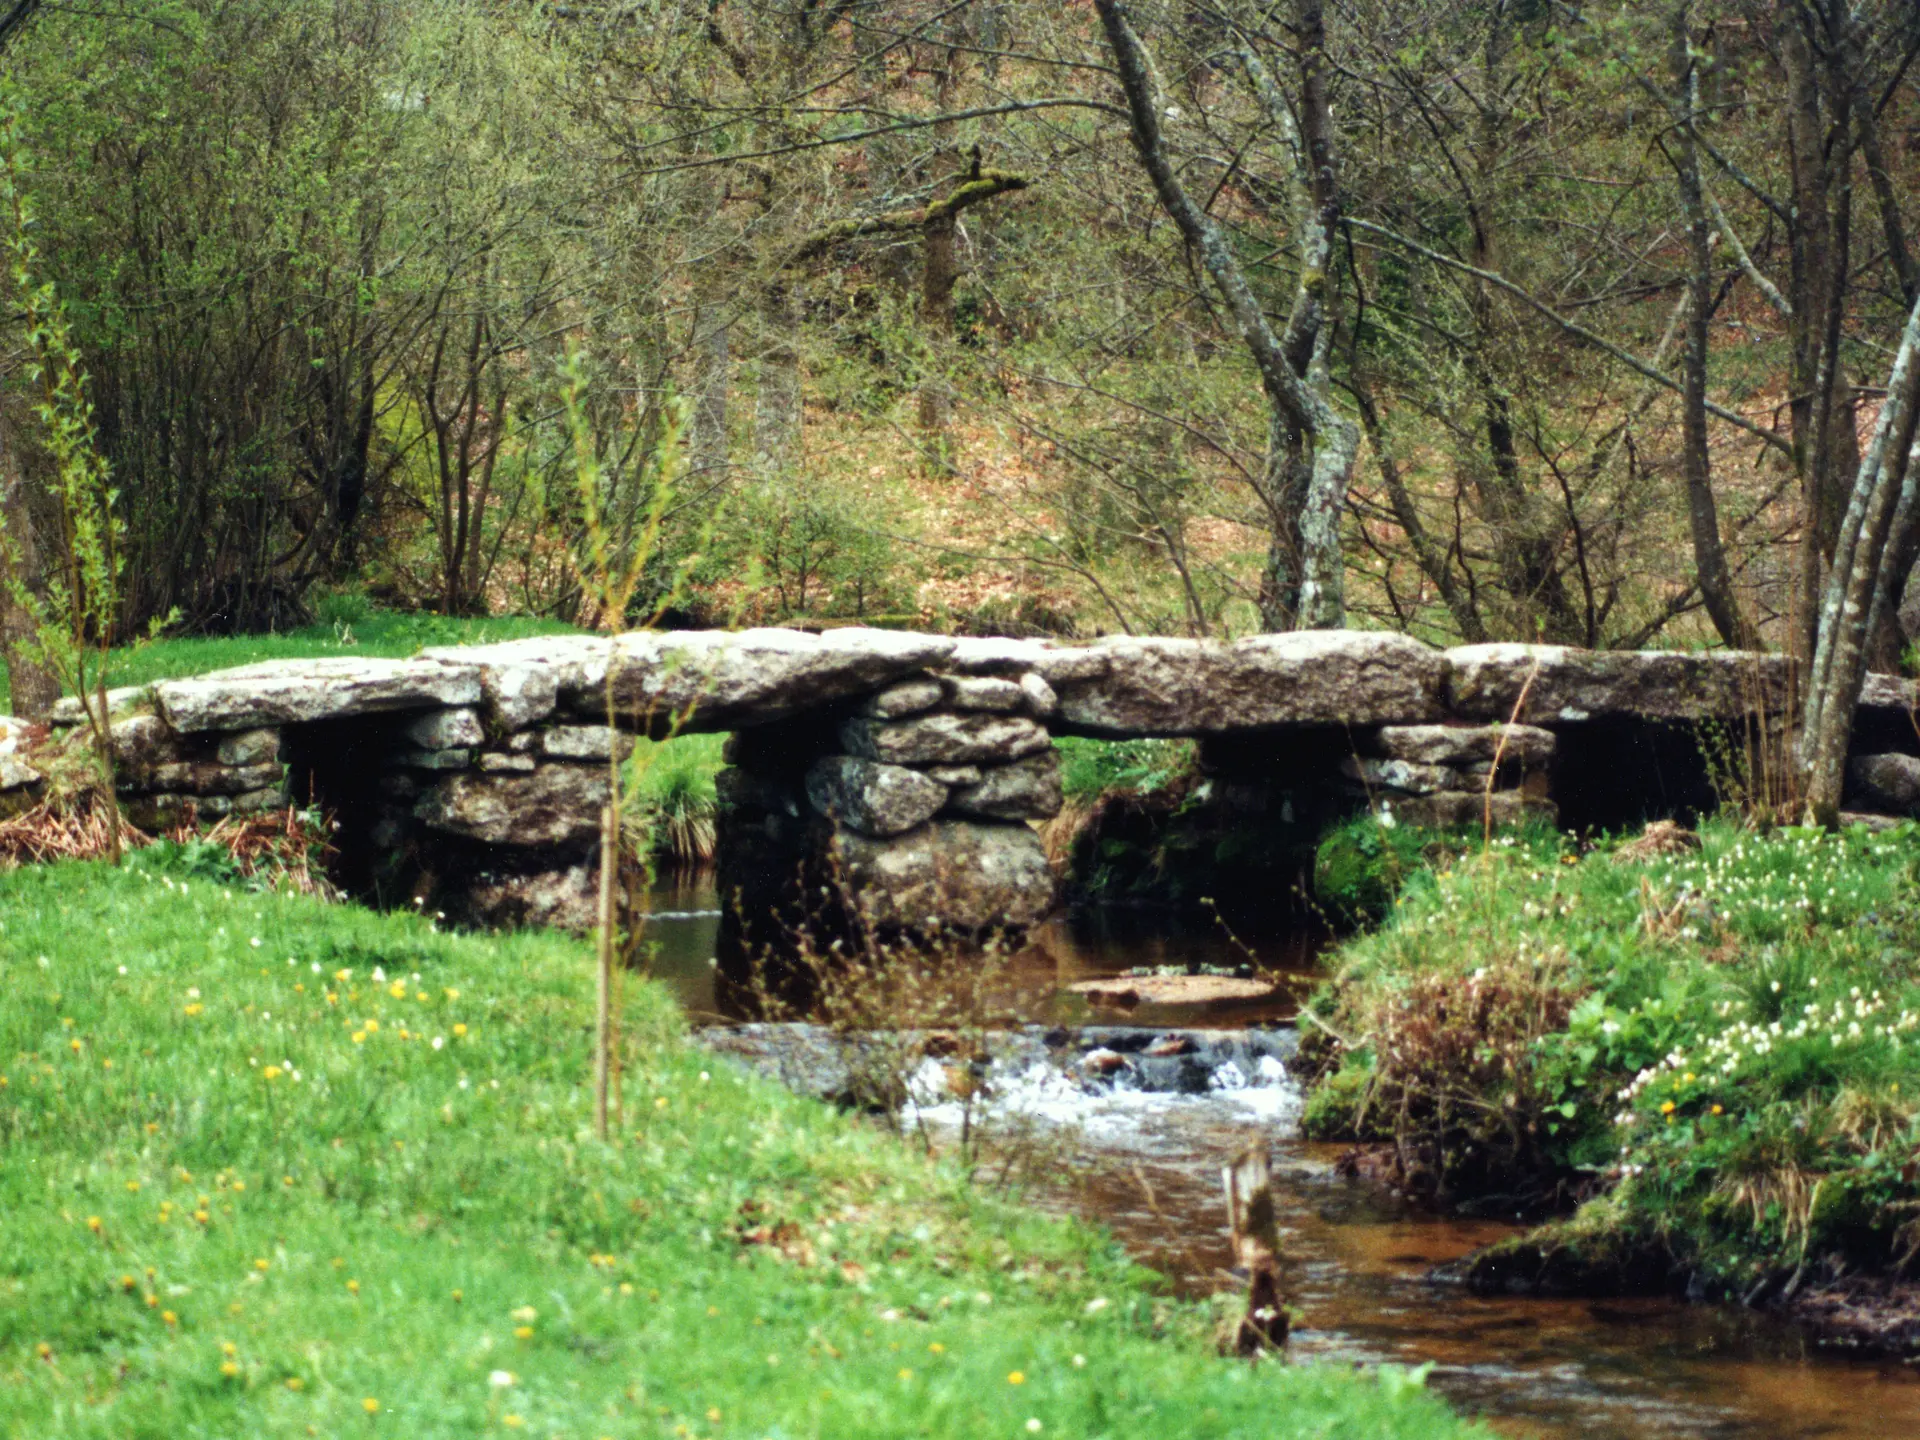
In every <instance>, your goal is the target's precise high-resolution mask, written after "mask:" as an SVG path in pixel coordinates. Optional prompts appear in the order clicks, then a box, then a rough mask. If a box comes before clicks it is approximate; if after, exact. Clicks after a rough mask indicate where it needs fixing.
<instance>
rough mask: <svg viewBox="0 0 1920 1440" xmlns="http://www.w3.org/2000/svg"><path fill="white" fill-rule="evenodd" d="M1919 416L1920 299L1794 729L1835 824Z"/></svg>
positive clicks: (1825, 600)
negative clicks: (1872, 627) (1872, 628)
mask: <svg viewBox="0 0 1920 1440" xmlns="http://www.w3.org/2000/svg"><path fill="white" fill-rule="evenodd" d="M1916 416H1920V304H1916V305H1915V306H1914V308H1913V310H1912V312H1911V313H1910V314H1909V315H1908V317H1907V326H1906V330H1905V332H1904V333H1903V334H1902V335H1901V337H1900V348H1899V350H1898V352H1897V353H1896V354H1895V356H1894V360H1893V368H1892V370H1891V371H1890V372H1889V374H1888V376H1887V398H1886V403H1885V404H1883V405H1882V406H1881V407H1880V420H1879V423H1878V424H1877V425H1876V426H1875V427H1874V432H1873V439H1872V441H1871V443H1870V444H1869V445H1868V446H1867V452H1866V454H1865V455H1863V456H1862V457H1861V460H1860V466H1859V469H1858V470H1857V471H1856V472H1855V475H1854V482H1853V492H1852V495H1851V497H1850V499H1849V501H1848V504H1847V510H1846V514H1845V516H1844V517H1843V518H1842V520H1841V523H1840V530H1839V534H1838V536H1837V537H1836V540H1835V544H1834V551H1833V565H1832V568H1831V569H1830V570H1829V572H1828V576H1827V583H1826V587H1825V593H1824V595H1823V596H1822V599H1821V605H1820V613H1819V620H1818V625H1817V627H1816V630H1815V634H1814V651H1813V664H1812V666H1811V673H1810V674H1809V676H1808V678H1807V698H1806V709H1805V712H1804V714H1803V717H1802V723H1801V734H1800V764H1801V773H1802V777H1803V780H1804V783H1805V789H1806V807H1807V818H1808V820H1809V822H1811V823H1813V824H1818V825H1825V826H1829V827H1831V826H1833V825H1835V824H1836V823H1837V822H1838V819H1839V814H1840V801H1841V797H1842V791H1843V789H1844V786H1845V783H1846V770H1847V745H1848V742H1849V741H1850V740H1851V739H1852V737H1853V716H1854V711H1855V709H1856V708H1857V707H1858V706H1859V703H1860V686H1861V683H1862V681H1863V680H1864V679H1865V678H1866V658H1867V651H1866V645H1867V636H1868V631H1869V626H1870V625H1871V623H1872V620H1873V612H1874V609H1875V607H1876V605H1884V604H1886V603H1888V602H1887V600H1886V597H1885V592H1886V588H1887V587H1886V586H1885V585H1884V584H1883V581H1884V578H1885V577H1884V571H1885V569H1886V562H1887V558H1888V557H1887V548H1888V546H1887V542H1888V539H1889V536H1890V534H1891V531H1892V528H1893V522H1894V516H1895V514H1896V512H1897V511H1898V510H1900V509H1902V508H1905V509H1908V510H1911V509H1912V507H1913V505H1914V503H1915V495H1914V488H1915V486H1914V482H1915V480H1916V478H1920V477H1917V476H1916V472H1915V471H1914V469H1913V467H1912V465H1911V464H1910V463H1909V462H1910V459H1911V456H1912V452H1913V435H1914V421H1915V419H1916Z"/></svg>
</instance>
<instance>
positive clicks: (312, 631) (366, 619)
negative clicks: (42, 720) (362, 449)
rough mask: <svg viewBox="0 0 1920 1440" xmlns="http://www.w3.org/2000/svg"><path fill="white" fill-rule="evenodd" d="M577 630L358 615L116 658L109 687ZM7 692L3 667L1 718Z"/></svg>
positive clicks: (178, 641)
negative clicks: (260, 664)
mask: <svg viewBox="0 0 1920 1440" xmlns="http://www.w3.org/2000/svg"><path fill="white" fill-rule="evenodd" d="M573 631H574V627H573V626H571V625H566V624H563V623H561V622H560V621H558V620H545V619H541V618H539V617H537V616H528V615H485V616H476V617H473V618H470V619H460V618H456V617H451V616H446V615H401V614H395V613H393V612H391V611H385V610H369V609H355V610H353V611H352V612H351V618H342V619H338V620H335V621H333V622H331V623H325V624H319V625H308V626H305V627H304V628H302V629H299V630H289V631H286V632H285V633H283V634H278V635H221V636H203V635H188V636H181V637H176V638H172V639H163V640H155V641H152V642H151V643H149V644H145V645H136V646H131V647H128V648H126V649H121V650H115V651H113V652H112V653H111V655H110V656H109V659H108V672H107V683H108V684H110V685H147V684H150V683H152V682H153V681H155V680H168V679H175V678H177V677H179V676H182V675H204V674H206V673H207V672H208V671H209V670H225V669H228V668H230V667H232V666H235V665H252V664H254V663H255V662H257V661H261V660H309V659H313V658H316V657H319V656H329V655H331V656H339V655H391V656H407V655H411V654H413V653H414V652H415V651H418V650H420V649H422V648H424V647H425V646H428V645H481V644H485V643H487V642H488V641H492V640H517V639H519V638H521V637H522V636H524V635H565V634H571V633H573ZM11 695H12V689H11V685H10V682H9V680H8V678H7V669H6V666H5V665H4V664H0V715H4V714H6V713H7V707H8V704H9V700H10V697H11Z"/></svg>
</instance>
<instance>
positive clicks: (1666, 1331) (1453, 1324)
mask: <svg viewBox="0 0 1920 1440" xmlns="http://www.w3.org/2000/svg"><path fill="white" fill-rule="evenodd" d="M654 903H655V910H656V912H657V915H658V918H657V919H656V920H655V921H654V922H653V923H652V925H651V927H650V932H649V933H650V934H651V935H652V937H653V938H654V940H655V942H656V945H657V950H656V954H655V972H656V973H657V974H659V975H660V976H661V977H662V978H663V979H665V980H667V981H668V982H669V983H670V984H672V985H673V986H674V988H675V990H676V992H677V993H678V994H679V995H680V997H681V999H682V1001H683V1003H685V1004H686V1005H687V1007H688V1009H689V1010H690V1011H691V1012H692V1013H693V1014H694V1015H695V1016H696V1017H702V1018H712V1019H716V1020H717V1019H721V1018H723V1017H720V1016H718V1015H717V1014H716V1013H715V999H714V995H715V991H714V984H713V970H712V955H713V939H714V934H715V931H716V928H717V925H718V914H717V907H716V904H715V900H714V896H713V893H712V891H711V889H710V888H707V887H704V886H702V885H700V884H698V883H697V882H686V881H681V882H677V883H676V884H670V885H669V886H666V887H663V888H662V890H661V891H660V892H658V893H657V894H656V896H655V902H654ZM669 917H678V918H669ZM1039 942H1040V943H1039V944H1037V945H1036V946H1034V947H1031V948H1030V950H1029V951H1028V952H1027V953H1025V954H1023V955H1022V956H1021V957H1020V958H1019V960H1018V962H1017V964H1016V966H1015V967H1014V969H1015V971H1016V975H1015V980H1016V981H1017V984H1016V985H1015V986H1014V990H1015V991H1017V995H1015V994H1014V993H1012V992H1010V995H1009V999H1010V1001H1011V1000H1014V999H1018V1001H1019V1003H1020V1004H1022V1006H1023V1007H1025V1008H1027V1009H1028V1012H1029V1013H1028V1015H1027V1018H1030V1019H1045V1020H1060V1021H1065V1022H1069V1023H1071V1022H1074V1021H1077V1020H1088V1019H1092V1020H1125V1021H1126V1022H1128V1023H1136V1024H1146V1025H1163V1024H1183V1025H1190V1026H1191V1025H1205V1026H1220V1025H1232V1024H1236V1023H1240V1024H1244V1023H1250V1022H1251V1023H1259V1022H1263V1021H1264V1022H1269V1023H1270V1022H1272V1021H1273V1020H1276V1019H1280V1018H1284V1016H1285V1015H1286V1014H1288V1013H1290V1011H1291V1003H1290V998H1289V992H1287V991H1284V990H1283V992H1282V994H1281V995H1280V996H1279V997H1277V998H1276V999H1274V1000H1271V1001H1268V1002H1263V1003H1261V1004H1257V1005H1253V1006H1246V1005H1241V1006H1228V1007H1213V1008H1211V1009H1209V1010H1205V1011H1196V1010H1195V1009H1192V1008H1188V1007H1174V1008H1172V1009H1170V1010H1168V1011H1167V1012H1164V1013H1162V1012H1158V1011H1155V1010H1154V1009H1153V1008H1152V1007H1148V1006H1141V1007H1139V1008H1138V1009H1137V1010H1135V1011H1134V1012H1133V1013H1129V1014H1126V1015H1115V1014H1113V1013H1112V1012H1107V1011H1098V1012H1096V1011H1090V1010H1089V1008H1088V1006H1087V1004H1086V1002H1085V1001H1084V1000H1081V999H1080V998H1079V997H1077V996H1071V995H1067V994H1064V993H1063V991H1064V986H1065V985H1066V984H1067V983H1070V982H1071V981H1073V980H1076V979H1084V978H1091V977H1095V976H1102V975H1113V974H1117V973H1121V972H1124V971H1127V970H1130V969H1133V968H1135V967H1152V966H1157V965H1179V964H1183V963H1186V962H1188V961H1192V960H1198V961H1201V962H1203V963H1206V964H1210V965H1219V966H1225V967H1231V966H1233V965H1236V964H1238V963H1240V962H1241V961H1243V960H1244V959H1245V958H1246V957H1245V952H1244V951H1243V950H1242V949H1241V948H1240V947H1239V946H1238V945H1236V944H1235V943H1234V942H1233V941H1231V940H1229V939H1227V938H1226V937H1225V936H1224V935H1222V934H1221V933H1220V932H1219V930H1218V929H1217V927H1214V928H1205V927H1195V928H1192V929H1189V930H1186V931H1184V932H1183V931H1180V930H1177V929H1170V928H1164V927H1163V928H1158V929H1154V928H1150V927H1147V926H1145V925H1142V924H1140V923H1138V922H1133V923H1129V922H1127V921H1126V920H1125V919H1124V918H1123V919H1121V920H1119V921H1114V920H1111V919H1110V920H1108V921H1107V922H1106V923H1104V924H1100V923H1094V922H1088V921H1084V920H1083V921H1081V922H1078V923H1074V924H1068V923H1062V924H1058V925H1056V926H1054V927H1050V928H1049V930H1048V931H1047V932H1046V933H1045V934H1043V935H1042V936H1040V937H1039ZM1254 948H1255V949H1256V950H1257V951H1258V952H1259V955H1260V958H1261V960H1262V961H1263V962H1266V963H1269V964H1272V963H1274V962H1276V961H1277V962H1278V963H1277V966H1276V968H1278V969H1279V970H1280V971H1281V972H1282V973H1283V974H1290V975H1294V976H1297V977H1302V978H1304V977H1307V976H1309V975H1310V974H1311V972H1312V963H1313V949H1314V947H1313V945H1312V943H1311V942H1310V941H1302V940H1298V939H1296V940H1294V941H1292V942H1291V943H1290V944H1287V945H1275V944H1272V943H1257V944H1255V946H1254ZM1297 1113H1298V1097H1297V1095H1295V1094H1293V1093H1292V1092H1291V1090H1290V1089H1288V1090H1287V1092H1286V1093H1283V1094H1274V1093H1265V1094H1253V1093H1249V1094H1247V1095H1245V1096H1242V1097H1239V1098H1235V1097H1234V1096H1230V1095H1229V1096H1222V1095H1216V1096H1213V1097H1209V1098H1176V1097H1171V1096H1139V1097H1128V1096H1124V1095H1123V1096H1117V1097H1113V1098H1112V1099H1109V1100H1106V1101H1101V1102H1089V1103H1088V1104H1087V1106H1086V1107H1085V1110H1084V1113H1081V1114H1078V1115H1069V1116H1065V1117H1061V1116H1058V1115H1057V1114H1056V1115H1055V1117H1054V1118H1056V1119H1057V1120H1059V1122H1060V1123H1063V1124H1065V1125H1067V1126H1068V1127H1070V1131H1071V1134H1072V1144H1073V1145H1074V1147H1075V1151H1076V1154H1077V1156H1078V1158H1079V1161H1080V1175H1079V1178H1078V1179H1077V1180H1076V1181H1075V1183H1074V1184H1073V1185H1072V1186H1071V1187H1070V1188H1069V1189H1068V1190H1067V1191H1065V1192H1063V1193H1062V1194H1061V1195H1060V1196H1059V1198H1058V1200H1057V1202H1056V1203H1057V1204H1058V1205H1059V1206H1060V1207H1061V1208H1062V1209H1066V1210H1070V1211H1072V1212H1073V1213H1076V1214H1079V1215H1082V1216H1085V1217H1087V1218H1090V1219H1095V1220H1098V1221H1100V1222H1102V1223H1104V1224H1105V1225H1107V1226H1108V1227H1109V1228H1111V1229H1112V1230H1113V1231H1114V1233H1115V1234H1116V1235H1118V1236H1119V1238H1120V1239H1121V1240H1122V1241H1123V1242H1124V1243H1125V1244H1126V1245H1127V1247H1128V1248H1129V1249H1130V1250H1131V1251H1132V1252H1133V1253H1135V1254H1136V1255H1137V1256H1139V1258H1140V1259H1141V1260H1143V1261H1144V1262H1146V1263H1147V1264H1150V1265H1152V1266H1154V1267H1155V1268H1156V1269H1158V1270H1160V1271H1161V1272H1162V1273H1164V1274H1165V1275H1167V1276H1168V1278H1169V1279H1170V1280H1171V1281H1172V1283H1173V1284H1174V1285H1175V1286H1176V1287H1177V1288H1179V1289H1180V1290H1183V1291H1185V1292H1188V1293H1198V1292H1205V1291H1210V1290H1214V1289H1217V1288H1219V1287H1221V1286H1222V1285H1223V1284H1224V1283H1226V1282H1225V1279H1224V1277H1223V1275H1222V1273H1221V1269H1220V1267H1222V1266H1224V1265H1226V1264H1228V1263H1229V1259H1228V1254H1229V1252H1228V1245H1227V1235H1226V1230H1225V1227H1224V1216H1223V1214H1222V1206H1221V1203H1220V1197H1219V1165H1220V1161H1221V1159H1222V1157H1224V1156H1227V1155H1230V1154H1232V1153H1233V1152H1234V1151H1235V1150H1237V1149H1239V1148H1240V1147H1241V1146H1243V1145H1245V1144H1246V1143H1247V1141H1248V1140H1249V1139H1250V1138H1252V1137H1254V1136H1257V1135H1264V1136H1265V1137H1266V1138H1267V1139H1268V1141H1269V1143H1270V1144H1271V1145H1272V1147H1273V1151H1274V1159H1275V1163H1276V1180H1277V1189H1278V1195H1279V1202H1280V1210H1281V1228H1282V1234H1283V1240H1284V1245H1285V1251H1286V1254H1287V1256H1288V1263H1289V1267H1290V1269H1289V1282H1290V1286H1291V1297H1290V1298H1291V1300H1292V1303H1293V1304H1294V1305H1295V1307H1296V1308H1297V1309H1298V1310H1299V1312H1300V1313H1301V1315H1302V1322H1301V1323H1300V1325H1299V1326H1298V1327H1297V1328H1296V1329H1295V1331H1294V1336H1293V1341H1292V1347H1291V1348H1292V1353H1293V1354H1294V1355H1296V1356H1297V1357H1300V1358H1303V1359H1307V1358H1311V1359H1319V1360H1325V1361H1332V1362H1339V1363H1378V1362H1383V1361H1393V1362H1396V1363H1401V1364H1407V1365H1421V1364H1428V1363H1431V1364H1432V1366H1433V1369H1432V1371H1431V1374H1430V1378H1429V1381H1428V1383H1429V1384H1430V1385H1431V1386H1432V1387H1433V1388H1435V1389H1436V1390H1438V1391H1439V1392H1441V1393H1442V1394H1444V1395H1446V1396H1447V1397H1448V1398H1449V1399H1450V1400H1451V1401H1452V1402H1453V1403H1454V1404H1455V1405H1456V1406H1457V1407H1458V1408H1459V1409H1460V1410H1462V1411H1463V1412H1466V1413H1469V1414H1475V1415H1480V1416H1483V1417H1485V1418H1486V1419H1487V1420H1488V1421H1489V1423H1491V1424H1492V1425H1494V1426H1495V1427H1496V1428H1497V1429H1498V1430H1500V1431H1501V1432H1502V1433H1504V1434H1508V1435H1513V1436H1536V1437H1552V1440H1561V1437H1568V1440H1571V1437H1579V1440H1679V1437H1712V1440H1816V1437H1817V1440H1896V1437H1906V1436H1914V1437H1920V1375H1916V1374H1914V1373H1913V1372H1910V1371H1907V1370H1904V1369H1902V1368H1901V1367H1899V1366H1894V1365H1881V1364H1874V1363H1870V1362H1859V1361H1848V1360H1846V1359H1843V1358H1835V1357H1832V1356H1827V1355H1823V1354H1817V1353H1814V1352H1813V1351H1811V1350H1810V1348H1809V1347H1807V1346H1806V1345H1805V1344H1804V1343H1803V1342H1802V1340H1801V1339H1800V1337H1799V1336H1798V1334H1797V1333H1796V1332H1794V1331H1793V1330H1791V1329H1789V1328H1787V1327H1783V1326H1779V1325H1775V1324H1772V1323H1770V1322H1767V1321H1764V1320H1760V1319H1758V1318H1756V1317H1752V1316H1748V1315H1744V1314H1742V1313H1739V1312H1736V1311H1732V1310H1728V1309H1724V1308H1718V1307H1709V1306H1688V1305H1683V1304H1679V1303H1676V1302H1672V1301H1668V1300H1664V1299H1648V1300H1609V1301H1569V1300H1533V1299H1517V1298H1481V1297H1476V1296H1472V1295H1469V1294H1466V1293H1464V1292H1463V1291H1461V1290H1459V1289H1457V1288H1455V1287H1451V1286H1441V1285H1436V1284H1433V1283H1430V1282H1429V1281H1428V1280H1427V1279H1426V1275H1427V1273H1428V1272H1429V1271H1430V1270H1431V1268H1432V1267H1433V1266H1434V1265H1436V1264H1439V1263H1440V1262H1443V1261H1446V1260H1451V1259H1454V1258H1456V1257H1457V1256H1460V1255H1463V1254H1465V1253H1467V1252H1468V1251H1470V1250H1473V1249H1475V1248H1477V1247H1479V1246H1481V1245H1485V1244H1488V1243H1490V1242H1491V1241H1494V1240H1497V1239H1499V1238H1501V1237H1502V1236H1503V1235H1505V1234H1508V1233H1510V1227H1508V1226H1505V1225H1502V1224H1500V1223H1498V1222H1492V1221H1470V1222H1469V1221H1458V1220H1446V1219H1438V1218H1435V1217H1433V1216H1430V1215H1423V1214H1420V1213H1418V1212H1416V1211H1414V1210H1411V1209H1409V1208H1407V1207H1404V1206H1401V1205H1399V1204H1397V1203H1396V1202H1394V1201H1393V1200H1392V1199H1391V1198H1390V1197H1387V1196H1384V1195H1382V1194H1381V1193H1379V1192H1378V1191H1377V1190H1375V1189H1373V1188H1372V1187H1368V1186H1363V1185H1359V1184H1355V1183H1352V1182H1348V1181H1343V1180H1341V1179H1339V1178H1337V1177H1336V1176H1335V1175H1334V1173H1333V1161H1334V1158H1335V1156H1337V1154H1338V1153H1339V1147H1337V1146H1320V1145H1314V1144H1310V1143H1308V1142H1305V1141H1302V1140H1301V1139H1300V1138H1299V1136H1298V1132H1297V1129H1296V1128H1295V1125H1294V1123H1293V1121H1294V1117H1295V1116H1296V1115H1297Z"/></svg>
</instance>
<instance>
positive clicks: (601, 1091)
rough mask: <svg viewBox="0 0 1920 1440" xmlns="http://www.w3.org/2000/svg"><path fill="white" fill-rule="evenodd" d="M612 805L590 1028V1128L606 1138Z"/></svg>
mask: <svg viewBox="0 0 1920 1440" xmlns="http://www.w3.org/2000/svg"><path fill="white" fill-rule="evenodd" d="M614 823H615V822H614V811H613V806H611V805H607V806H603V807H602V808H601V811H600V943H599V945H598V947H597V949H598V955H597V957H596V958H597V961H598V965H597V969H598V975H597V983H596V985H595V1001H596V1004H595V1014H594V1027H593V1128H594V1133H595V1134H597V1135H598V1136H599V1137H600V1138H601V1139H602V1140H605V1139H606V1138H607V1077H608V1074H609V1072H610V1070H611V1066H612V1056H613V1044H612V1040H613V947H614V938H613V880H614V874H615V872H616V871H617V870H618V868H619V864H620V859H619V857H620V837H619V835H617V834H616V833H615V832H614V828H613V827H614Z"/></svg>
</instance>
